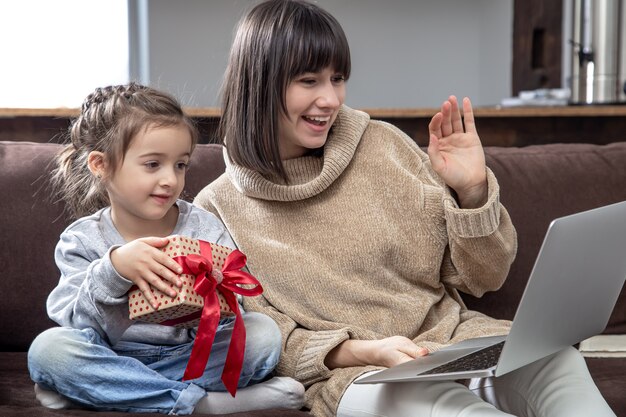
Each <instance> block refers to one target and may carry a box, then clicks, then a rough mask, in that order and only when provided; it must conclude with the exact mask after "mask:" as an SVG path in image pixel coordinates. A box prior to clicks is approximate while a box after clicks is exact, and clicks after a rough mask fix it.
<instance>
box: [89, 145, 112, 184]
mask: <svg viewBox="0 0 626 417" xmlns="http://www.w3.org/2000/svg"><path fill="white" fill-rule="evenodd" d="M87 166H88V167H89V171H91V173H92V174H93V175H94V176H96V177H98V178H103V177H104V176H106V173H107V169H108V163H107V159H106V156H105V155H104V154H103V153H102V152H99V151H91V152H89V155H88V156H87Z"/></svg>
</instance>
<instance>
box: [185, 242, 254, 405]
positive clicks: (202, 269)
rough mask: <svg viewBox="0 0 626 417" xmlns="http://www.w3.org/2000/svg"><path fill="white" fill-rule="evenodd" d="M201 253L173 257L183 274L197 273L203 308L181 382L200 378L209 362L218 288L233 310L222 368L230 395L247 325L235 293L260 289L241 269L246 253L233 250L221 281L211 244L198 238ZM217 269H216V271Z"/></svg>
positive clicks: (247, 293) (240, 363)
mask: <svg viewBox="0 0 626 417" xmlns="http://www.w3.org/2000/svg"><path fill="white" fill-rule="evenodd" d="M199 242H200V253H201V255H196V254H190V255H187V256H178V257H176V258H174V260H175V261H176V262H178V263H179V265H181V266H182V267H183V272H182V273H183V274H191V275H195V276H196V282H195V284H194V287H193V288H194V290H196V292H197V293H198V294H199V295H200V296H202V297H203V298H204V307H203V308H202V315H201V318H200V324H199V325H198V332H197V334H196V339H195V340H194V343H193V348H192V349H191V356H190V357H189V362H187V368H186V369H185V374H184V376H183V381H186V380H189V379H194V378H199V377H201V376H202V374H203V373H204V370H205V368H206V364H207V362H208V361H209V355H210V353H211V347H212V346H213V340H214V339H215V332H216V330H217V326H218V324H219V320H220V304H219V300H218V298H217V293H216V292H215V291H216V290H218V291H219V292H220V293H222V295H223V296H224V298H225V299H226V302H227V303H228V306H229V307H230V309H231V310H232V311H233V313H235V326H234V328H233V334H232V336H231V340H230V344H229V346H228V353H227V355H226V362H225V363H224V370H223V371H222V382H224V386H225V387H226V389H227V390H228V392H230V395H232V396H233V397H234V396H235V393H236V392H237V384H238V383H239V376H240V375H241V368H242V366H243V356H244V351H245V345H246V328H245V326H244V324H243V319H242V317H241V312H240V311H239V304H238V303H237V297H236V296H235V294H234V293H238V294H241V295H245V296H255V295H259V294H261V293H262V292H263V288H262V287H261V284H260V283H259V281H257V279H256V278H254V277H253V276H252V275H250V274H249V273H247V272H244V271H241V268H243V267H244V266H245V265H246V256H245V255H244V254H243V253H241V252H240V251H238V250H236V249H235V250H234V251H232V252H231V253H230V254H229V255H228V256H227V257H226V260H225V261H224V266H223V267H222V271H221V274H222V275H223V279H222V281H221V282H219V283H218V282H217V280H216V279H215V278H214V277H213V272H214V271H213V262H212V261H211V259H212V255H211V254H212V250H211V244H210V243H209V242H205V241H202V240H200V241H199ZM215 272H218V271H215ZM248 284H251V285H254V286H255V287H254V288H241V287H240V286H239V285H248Z"/></svg>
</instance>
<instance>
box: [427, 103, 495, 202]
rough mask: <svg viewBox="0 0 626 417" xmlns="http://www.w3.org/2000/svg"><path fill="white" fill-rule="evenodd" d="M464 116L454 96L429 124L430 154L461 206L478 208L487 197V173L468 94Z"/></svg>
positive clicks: (433, 163)
mask: <svg viewBox="0 0 626 417" xmlns="http://www.w3.org/2000/svg"><path fill="white" fill-rule="evenodd" d="M463 116H464V117H463V118H461V112H460V109H459V104H458V101H457V99H456V97H455V96H450V97H449V98H448V100H446V101H445V102H444V103H443V105H442V106H441V111H440V112H438V113H437V114H435V115H434V116H433V118H432V119H431V121H430V124H429V125H428V130H429V133H430V140H429V144H428V156H429V157H430V162H431V165H432V167H433V169H434V170H435V172H436V173H437V174H439V176H440V177H441V178H442V179H443V180H444V181H445V183H446V184H447V185H448V186H449V187H450V188H452V189H453V190H454V191H455V192H456V194H457V198H458V201H459V205H460V206H461V207H462V208H476V207H480V206H481V205H483V204H484V203H485V201H486V199H487V173H486V169H485V153H484V151H483V147H482V145H481V143H480V138H479V137H478V132H477V131H476V125H475V124H474V112H473V110H472V103H471V102H470V100H469V98H467V97H466V98H464V99H463ZM463 119H464V120H463Z"/></svg>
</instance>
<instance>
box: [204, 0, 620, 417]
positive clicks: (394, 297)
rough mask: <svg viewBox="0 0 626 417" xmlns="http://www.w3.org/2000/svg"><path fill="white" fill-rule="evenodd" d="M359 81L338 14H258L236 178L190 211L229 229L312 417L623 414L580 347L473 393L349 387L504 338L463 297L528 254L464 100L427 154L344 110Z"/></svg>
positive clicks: (269, 9) (237, 71)
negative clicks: (215, 217) (457, 347)
mask: <svg viewBox="0 0 626 417" xmlns="http://www.w3.org/2000/svg"><path fill="white" fill-rule="evenodd" d="M425 65H427V63H425ZM350 70H351V64H350V51H349V47H348V42H347V40H346V37H345V34H344V32H343V30H342V28H341V26H340V25H339V23H338V22H337V21H336V20H335V19H334V18H333V17H332V16H331V15H330V14H329V13H327V12H325V11H324V10H322V9H320V8H319V7H318V6H316V5H314V4H310V3H306V2H303V1H298V0H271V1H267V2H263V3H261V4H259V5H258V6H256V7H255V8H253V9H252V10H251V11H250V12H249V13H248V14H247V15H246V16H245V17H244V18H243V20H242V21H241V23H240V25H239V27H238V29H237V32H236V36H235V40H234V43H233V46H232V49H231V55H230V61H229V65H228V69H227V71H226V77H225V85H224V90H223V94H224V98H223V106H222V111H223V117H222V124H221V133H222V137H223V139H224V142H225V146H226V151H227V156H226V157H225V160H226V164H227V170H226V174H225V175H223V176H222V177H220V178H219V179H217V180H216V181H214V182H213V183H211V184H210V185H209V186H207V187H206V188H205V189H204V190H203V191H202V192H201V193H200V194H199V195H198V196H197V198H196V200H194V203H195V204H198V205H200V206H202V207H204V208H207V209H208V210H209V211H212V212H214V213H219V215H220V216H221V218H222V220H223V221H224V223H225V224H226V226H227V227H228V229H229V231H230V233H231V234H232V236H233V238H234V240H235V241H236V242H237V245H238V246H239V248H240V249H241V250H242V251H244V252H245V253H246V254H247V255H248V259H249V260H250V268H251V272H252V273H253V274H254V275H255V276H256V277H257V278H258V279H259V281H261V283H262V284H263V288H264V290H265V292H264V294H263V295H262V296H260V297H254V298H250V299H246V300H244V304H245V306H246V309H248V310H255V311H262V312H266V313H267V314H268V315H270V316H271V317H272V318H274V320H275V321H276V322H277V323H278V325H279V327H280V328H281V331H282V333H283V339H284V340H286V343H285V345H284V350H283V352H282V355H281V360H280V363H279V365H278V368H277V369H278V370H279V372H280V373H281V374H283V375H289V376H292V377H294V378H296V379H298V380H300V381H302V382H303V383H304V384H305V385H306V386H307V387H308V390H309V392H308V395H307V396H306V399H307V403H306V406H307V407H309V408H310V409H311V411H312V413H313V414H314V415H316V416H319V417H327V416H331V415H335V414H337V415H339V416H390V417H391V416H394V417H409V416H411V417H413V416H423V417H426V416H440V417H444V416H445V417H452V416H465V417H479V416H480V417H486V416H494V417H495V416H509V415H511V414H513V415H517V416H543V417H548V416H550V417H559V416H561V417H575V416H581V417H582V416H603V417H605V416H613V415H614V414H613V413H612V411H611V410H610V409H609V407H608V405H607V404H606V402H605V401H604V399H603V398H602V397H601V395H600V393H599V392H598V389H597V388H596V386H595V385H594V383H593V380H592V379H591V377H590V375H589V372H588V370H587V368H586V366H585V362H584V360H583V359H582V357H581V356H580V354H579V353H578V352H577V351H576V350H575V349H573V348H570V349H566V350H564V351H562V352H560V353H558V354H555V355H553V356H550V357H548V358H546V359H543V360H540V361H538V362H536V363H534V364H531V365H528V366H525V367H523V368H521V369H518V370H517V371H514V372H511V373H509V374H507V375H505V376H502V377H499V378H496V379H494V380H493V381H491V380H480V381H474V382H472V384H469V383H468V384H467V385H470V387H468V386H466V384H463V383H457V382H446V381H444V382H415V383H409V382H407V383H402V384H376V385H357V384H352V382H353V381H354V380H355V379H356V378H358V377H359V376H361V375H363V374H365V373H367V372H373V371H375V369H377V368H376V367H388V366H392V365H396V364H399V363H402V362H405V361H407V360H410V359H413V358H417V357H419V356H421V355H424V354H426V353H427V352H428V351H432V350H435V349H438V348H439V347H441V346H444V345H447V344H449V343H454V342H458V341H461V340H465V339H467V338H470V337H475V336H479V335H483V336H487V335H498V334H505V333H506V332H507V331H508V329H509V323H508V322H506V321H501V320H495V319H492V318H490V317H487V316H485V315H483V314H480V313H479V312H475V311H469V310H467V308H466V307H465V306H464V304H463V302H462V299H461V297H460V294H459V292H460V291H462V292H466V293H470V294H472V295H475V296H480V295H482V294H483V293H485V292H486V291H494V290H497V289H498V288H499V287H500V286H501V285H502V283H503V282H504V280H505V278H506V275H507V272H508V269H509V266H510V264H511V262H512V261H513V258H514V256H515V252H516V247H517V246H516V234H515V229H514V228H513V225H512V224H511V220H510V218H509V216H508V214H507V211H506V210H505V209H504V207H503V206H502V205H501V204H500V203H499V188H498V183H497V181H496V179H495V178H494V176H493V173H492V172H491V171H490V170H489V169H487V168H486V167H485V158H484V153H483V149H482V146H481V143H480V139H479V137H478V134H477V132H476V128H475V126H474V118H473V113H472V107H471V103H470V101H469V100H467V99H465V100H463V103H462V108H463V112H464V116H465V120H464V121H463V120H462V118H461V111H460V107H461V105H460V104H459V103H458V102H457V100H456V98H455V97H450V98H449V99H448V100H446V101H445V102H444V103H443V105H442V108H441V112H439V113H437V114H436V115H435V116H434V117H433V119H432V121H431V123H430V126H429V129H430V146H429V150H428V155H427V154H426V153H424V152H423V151H422V150H421V149H420V148H419V147H418V146H417V145H416V144H415V142H414V141H413V140H412V139H411V138H409V137H407V135H405V134H404V133H403V132H401V131H400V130H399V129H397V128H396V127H394V126H392V125H389V124H386V123H382V122H377V121H372V120H370V119H369V116H368V115H367V114H365V113H363V112H360V111H356V110H353V109H350V108H348V107H347V106H345V105H344V104H343V103H344V100H345V94H346V80H347V79H348V77H349V76H350ZM259 219H262V221H259ZM489 386H491V388H490V389H487V388H488V387H489ZM469 388H471V389H469ZM476 394H479V395H476Z"/></svg>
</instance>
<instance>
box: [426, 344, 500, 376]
mask: <svg viewBox="0 0 626 417" xmlns="http://www.w3.org/2000/svg"><path fill="white" fill-rule="evenodd" d="M503 346H504V341H502V342H500V343H497V344H495V345H492V346H488V347H486V348H484V349H481V350H478V351H476V352H473V353H470V354H469V355H467V356H463V357H462V358H459V359H455V360H453V361H451V362H448V363H446V364H443V365H441V366H438V367H436V368H433V369H431V370H429V371H426V372H422V373H421V374H420V375H432V374H447V373H451V372H464V371H479V370H482V369H488V368H491V367H494V366H496V365H497V364H498V359H499V358H500V353H501V352H502V347H503Z"/></svg>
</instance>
